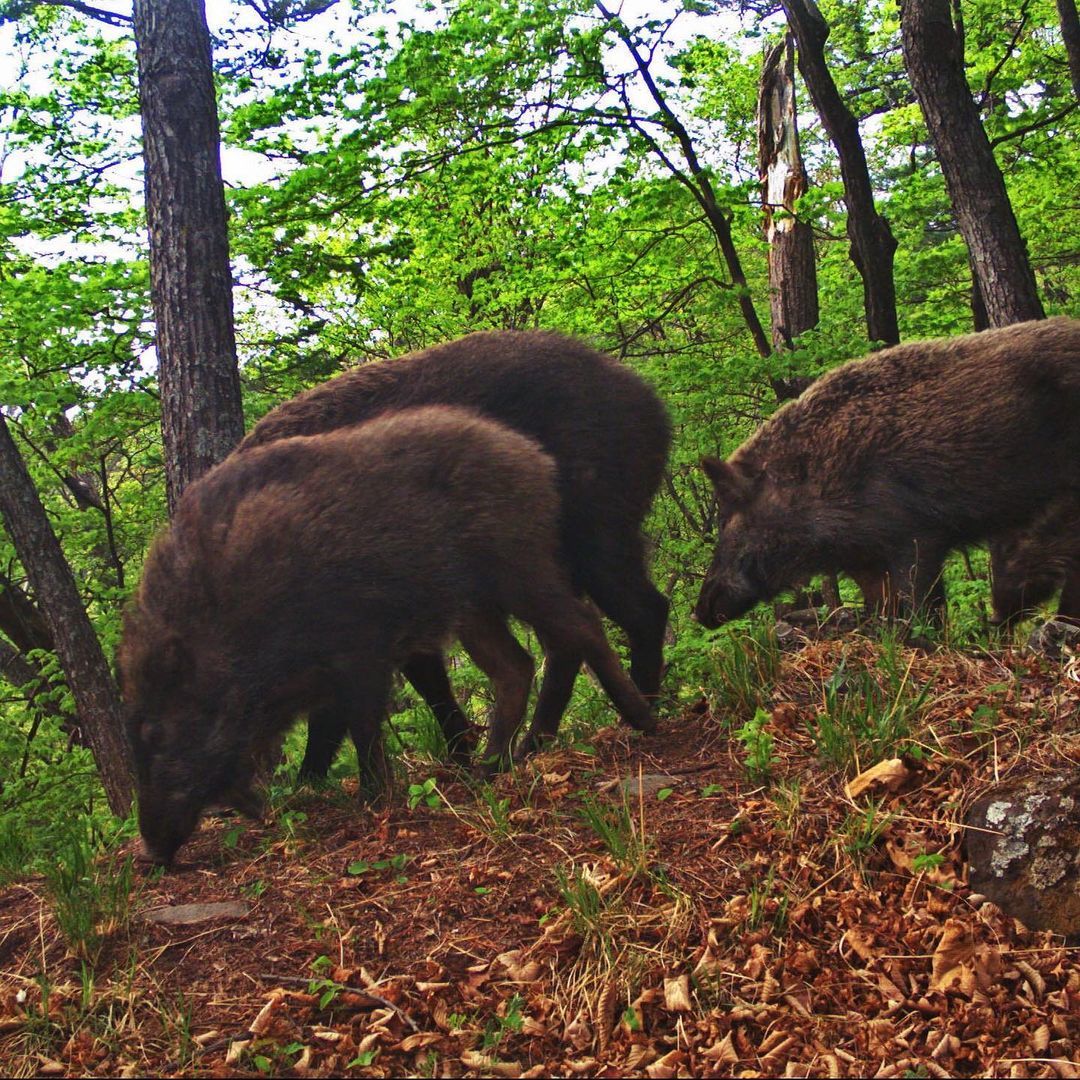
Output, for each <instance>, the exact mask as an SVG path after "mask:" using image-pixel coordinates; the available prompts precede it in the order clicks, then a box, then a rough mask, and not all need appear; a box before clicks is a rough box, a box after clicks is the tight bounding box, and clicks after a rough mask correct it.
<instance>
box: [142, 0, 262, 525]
mask: <svg viewBox="0 0 1080 1080" xmlns="http://www.w3.org/2000/svg"><path fill="white" fill-rule="evenodd" d="M133 14H134V28H135V48H136V55H137V58H138V65H139V105H140V111H141V113H142V123H143V157H144V161H145V166H146V217H147V223H148V226H149V232H150V284H151V291H152V294H153V301H154V319H155V322H156V324H157V357H158V377H159V380H160V383H161V403H162V418H161V429H162V436H163V439H164V444H165V467H166V479H167V486H168V500H169V509H170V512H171V511H172V510H173V508H175V506H176V503H177V500H178V499H179V498H180V495H181V493H182V492H183V490H184V488H185V487H186V486H187V485H188V484H189V483H190V482H191V481H192V480H195V479H197V478H198V477H199V476H201V475H202V474H203V473H204V472H206V470H207V469H209V468H210V467H211V466H212V465H215V464H217V462H219V461H221V460H222V458H224V457H225V456H226V455H227V454H228V453H229V452H230V451H231V450H232V449H233V447H235V446H236V444H237V443H238V442H239V441H240V439H241V438H242V437H243V434H244V417H243V410H242V408H241V402H240V376H239V371H238V369H237V361H236V339H235V332H234V328H233V310H232V273H231V271H230V268H229V241H228V232H227V222H226V210H225V193H224V187H223V184H222V179H221V157H220V134H219V128H218V117H217V103H216V99H215V96H214V83H213V73H212V68H211V54H210V35H209V31H208V30H207V26H206V13H205V10H204V7H203V3H202V0H135V5H134V13H133Z"/></svg>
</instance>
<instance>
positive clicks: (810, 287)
mask: <svg viewBox="0 0 1080 1080" xmlns="http://www.w3.org/2000/svg"><path fill="white" fill-rule="evenodd" d="M758 171H759V174H760V176H761V188H762V192H761V194H762V208H763V211H764V216H765V235H766V238H767V239H768V241H769V311H770V315H771V323H772V344H773V350H774V351H775V352H776V353H782V352H783V351H785V350H789V349H790V348H791V343H792V339H793V338H796V337H798V335H799V334H801V333H802V332H803V331H804V330H809V329H811V328H812V327H814V326H817V323H818V288H817V265H816V259H815V254H814V235H813V231H812V230H811V228H810V226H809V225H807V224H806V222H805V221H799V220H798V218H797V217H796V216H795V204H796V202H797V201H798V199H799V197H800V196H801V195H803V194H804V193H805V192H806V189H807V187H808V184H807V180H806V170H805V169H804V168H803V161H802V154H801V153H800V152H799V131H798V127H797V124H796V114H795V50H794V47H793V44H792V40H791V35H790V34H789V35H787V36H786V37H785V39H784V41H783V42H781V43H780V44H779V45H776V46H775V47H774V48H773V49H771V50H770V51H769V54H768V55H767V56H766V58H765V63H764V65H763V66H762V71H761V83H760V86H759V88H758ZM809 383H810V380H809V379H801V378H798V377H796V376H786V377H785V376H781V375H777V376H775V377H774V378H773V391H774V392H775V393H776V396H777V398H778V400H780V401H785V400H787V399H788V398H793V397H798V395H799V394H800V393H802V391H803V390H804V389H805V388H806V386H807V385H809Z"/></svg>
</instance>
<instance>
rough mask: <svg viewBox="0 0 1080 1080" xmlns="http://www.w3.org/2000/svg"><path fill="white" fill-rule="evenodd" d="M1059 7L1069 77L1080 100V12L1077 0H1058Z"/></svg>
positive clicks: (1077, 98)
mask: <svg viewBox="0 0 1080 1080" xmlns="http://www.w3.org/2000/svg"><path fill="white" fill-rule="evenodd" d="M1057 9H1058V19H1059V20H1060V22H1061V38H1062V41H1064V42H1065V55H1066V56H1067V57H1068V59H1069V79H1070V81H1071V82H1072V88H1073V93H1074V94H1075V95H1076V100H1077V101H1080V14H1077V11H1076V0H1057Z"/></svg>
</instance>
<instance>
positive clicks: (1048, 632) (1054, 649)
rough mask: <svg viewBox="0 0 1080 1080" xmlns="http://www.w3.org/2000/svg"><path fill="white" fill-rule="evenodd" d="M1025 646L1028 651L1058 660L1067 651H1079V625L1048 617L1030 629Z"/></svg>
mask: <svg viewBox="0 0 1080 1080" xmlns="http://www.w3.org/2000/svg"><path fill="white" fill-rule="evenodd" d="M1027 648H1028V651H1029V652H1034V653H1040V654H1041V655H1043V656H1048V657H1049V658H1050V659H1051V660H1060V659H1061V658H1062V656H1063V655H1064V654H1066V653H1068V652H1076V651H1080V626H1077V625H1076V624H1075V623H1070V622H1063V621H1062V620H1061V619H1048V620H1047V621H1046V622H1044V623H1042V625H1040V626H1036V627H1035V629H1034V630H1032V631H1031V636H1030V637H1029V638H1028V641H1027Z"/></svg>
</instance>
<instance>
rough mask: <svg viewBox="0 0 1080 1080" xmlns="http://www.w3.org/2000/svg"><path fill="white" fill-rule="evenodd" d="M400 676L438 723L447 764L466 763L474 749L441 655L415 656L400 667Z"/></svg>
mask: <svg viewBox="0 0 1080 1080" xmlns="http://www.w3.org/2000/svg"><path fill="white" fill-rule="evenodd" d="M401 674H402V675H404V676H405V678H406V679H408V680H409V682H410V683H412V685H413V686H414V687H415V688H416V692H417V693H418V694H419V695H420V696H421V697H422V698H423V699H424V701H425V702H426V703H427V706H428V708H429V709H430V710H431V712H432V714H433V715H434V717H435V720H436V721H437V722H438V725H439V728H440V729H441V730H442V733H443V737H444V738H445V739H446V749H447V753H448V754H449V756H450V760H451V761H455V762H457V763H458V764H459V765H463V764H465V763H466V762H468V760H469V755H470V752H471V750H472V748H473V745H472V744H473V738H472V727H471V725H470V724H469V721H468V718H467V717H466V716H465V714H464V713H463V712H462V711H461V706H460V705H458V703H457V699H456V698H455V697H454V691H453V689H452V688H451V686H450V678H449V676H448V675H447V674H446V662H445V660H444V659H443V656H442V653H437V652H433V653H414V654H413V655H412V656H410V657H409V659H408V660H407V661H406V662H405V664H404V665H402V668H401Z"/></svg>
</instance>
